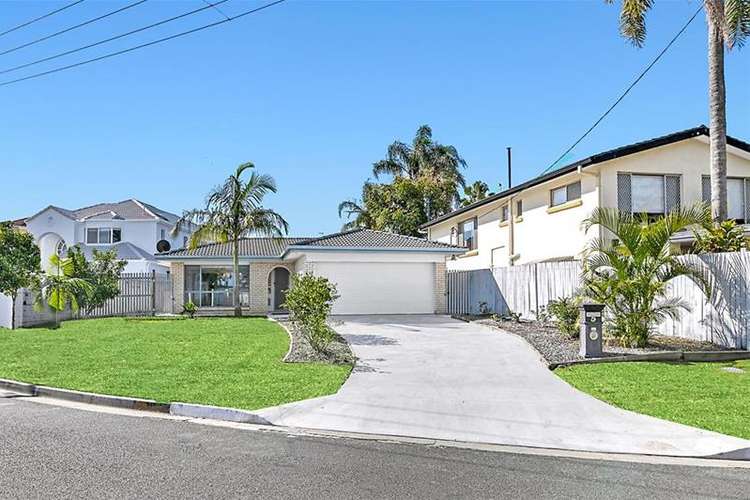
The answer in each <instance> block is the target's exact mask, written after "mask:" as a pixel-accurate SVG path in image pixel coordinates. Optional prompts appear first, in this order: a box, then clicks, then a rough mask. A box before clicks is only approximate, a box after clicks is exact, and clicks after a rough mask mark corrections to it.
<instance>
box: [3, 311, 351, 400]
mask: <svg viewBox="0 0 750 500" xmlns="http://www.w3.org/2000/svg"><path fill="white" fill-rule="evenodd" d="M288 348H289V337H288V335H287V334H286V332H284V330H283V329H282V328H281V327H280V326H279V325H277V324H275V323H273V322H271V321H268V320H266V319H262V318H242V319H234V318H215V319H214V318H211V319H195V320H149V319H138V320H125V319H122V318H107V319H89V320H81V321H67V322H64V323H62V326H61V328H60V329H59V330H51V329H47V328H28V329H19V330H13V331H11V330H0V378H9V379H14V380H21V381H25V382H31V383H34V384H38V385H49V386H54V387H63V388H67V389H77V390H81V391H91V392H98V393H104V394H113V395H119V396H134V397H141V398H148V399H155V400H157V401H162V402H170V401H183V402H191V403H203V404H210V405H219V406H230V407H235V408H246V409H257V408H263V407H266V406H272V405H277V404H281V403H287V402H290V401H298V400H301V399H307V398H312V397H317V396H323V395H327V394H332V393H334V392H336V391H337V390H338V388H339V387H340V386H341V384H342V383H343V382H344V380H346V378H347V376H348V375H349V372H350V370H351V368H350V367H349V366H342V365H329V364H322V363H308V364H298V363H283V362H282V361H281V359H282V358H283V357H284V355H285V354H286V352H287V349H288Z"/></svg>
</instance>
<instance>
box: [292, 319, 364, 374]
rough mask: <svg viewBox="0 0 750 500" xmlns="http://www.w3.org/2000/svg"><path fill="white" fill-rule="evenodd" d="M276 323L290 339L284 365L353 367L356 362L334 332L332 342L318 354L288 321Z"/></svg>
mask: <svg viewBox="0 0 750 500" xmlns="http://www.w3.org/2000/svg"><path fill="white" fill-rule="evenodd" d="M278 323H279V325H281V327H282V328H284V330H286V331H287V333H288V334H289V337H290V339H291V342H290V345H289V352H287V354H286V356H285V357H284V362H285V363H332V364H341V365H354V362H355V361H356V360H357V358H356V356H354V353H353V352H352V350H351V348H350V347H349V344H347V342H346V340H344V337H342V336H341V335H339V334H338V333H336V332H335V330H334V334H335V336H334V339H333V342H331V343H330V344H329V345H328V347H327V348H326V350H325V352H322V353H319V352H317V351H315V349H313V348H312V346H311V345H310V342H308V341H307V338H305V336H304V335H303V334H302V332H301V331H300V330H299V328H297V327H295V326H294V324H293V323H291V322H290V321H279V322H278ZM329 328H330V326H329Z"/></svg>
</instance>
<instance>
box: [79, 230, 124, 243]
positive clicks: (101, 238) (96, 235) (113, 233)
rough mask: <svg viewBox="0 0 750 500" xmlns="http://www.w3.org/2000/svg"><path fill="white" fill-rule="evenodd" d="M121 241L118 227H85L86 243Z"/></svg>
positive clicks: (120, 232) (120, 231)
mask: <svg viewBox="0 0 750 500" xmlns="http://www.w3.org/2000/svg"><path fill="white" fill-rule="evenodd" d="M120 241H122V229H120V228H119V227H89V228H87V229H86V243H87V244H89V245H109V244H112V243H119V242H120Z"/></svg>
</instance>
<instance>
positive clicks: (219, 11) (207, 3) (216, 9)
mask: <svg viewBox="0 0 750 500" xmlns="http://www.w3.org/2000/svg"><path fill="white" fill-rule="evenodd" d="M202 1H203V3H205V4H206V5H210V6H211V7H213V9H214V10H215V11H216V12H218V13H219V14H221V15H222V16H224V17H226V18H227V19H229V16H228V15H226V14H224V12H222V10H221V9H220V8H218V7H217V6H216V5H215V4H212V3H210V2H209V1H208V0H202Z"/></svg>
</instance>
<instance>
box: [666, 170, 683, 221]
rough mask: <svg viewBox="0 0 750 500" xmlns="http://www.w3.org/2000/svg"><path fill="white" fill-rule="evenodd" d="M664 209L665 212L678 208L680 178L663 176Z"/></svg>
mask: <svg viewBox="0 0 750 500" xmlns="http://www.w3.org/2000/svg"><path fill="white" fill-rule="evenodd" d="M664 195H665V196H664V210H665V212H666V213H669V212H671V211H672V210H679V208H680V178H679V176H677V175H668V176H666V177H665V178H664Z"/></svg>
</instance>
